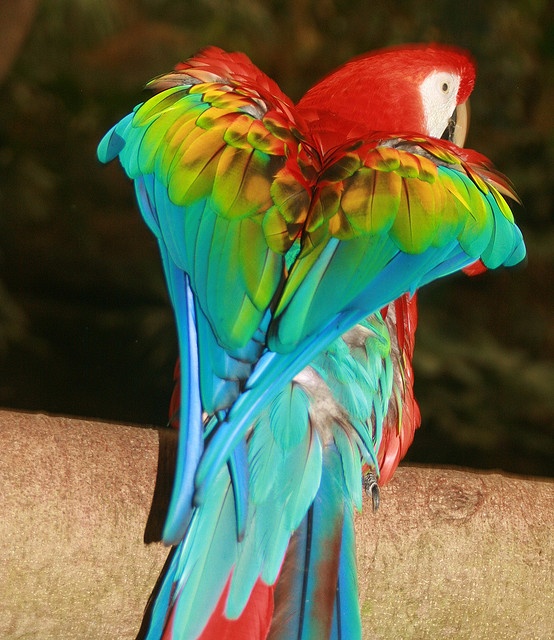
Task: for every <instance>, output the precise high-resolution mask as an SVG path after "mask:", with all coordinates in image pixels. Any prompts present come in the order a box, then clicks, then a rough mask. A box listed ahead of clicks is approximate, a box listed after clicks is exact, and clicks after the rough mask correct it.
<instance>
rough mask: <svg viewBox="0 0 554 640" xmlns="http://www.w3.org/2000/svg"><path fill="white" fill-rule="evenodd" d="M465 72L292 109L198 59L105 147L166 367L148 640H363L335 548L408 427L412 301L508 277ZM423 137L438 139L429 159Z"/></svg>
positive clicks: (419, 70) (425, 49)
mask: <svg viewBox="0 0 554 640" xmlns="http://www.w3.org/2000/svg"><path fill="white" fill-rule="evenodd" d="M474 78H475V69H474V64H473V62H472V59H471V57H470V56H469V55H468V54H467V53H465V52H464V51H460V50H458V49H455V48H451V47H446V46H439V45H410V46H404V47H399V48H392V49H385V50H380V51H377V52H373V53H370V54H366V55H363V56H361V57H359V58H355V59H353V60H351V61H350V62H348V63H346V64H345V65H344V66H342V67H341V68H339V69H338V70H337V71H335V72H333V73H331V74H330V75H328V76H327V77H326V78H324V79H323V80H321V81H320V82H319V83H317V84H316V85H315V86H314V87H312V88H311V89H310V90H309V91H308V92H307V93H306V94H305V96H304V97H303V98H302V99H301V100H300V101H299V102H298V104H294V103H293V102H292V101H291V100H290V99H289V98H288V97H287V96H286V95H285V94H284V93H283V92H282V91H281V90H280V89H279V87H278V86H277V84H276V83H275V82H273V81H272V80H271V79H270V78H269V77H268V76H266V75H265V74H264V73H263V72H262V71H260V70H259V69H258V68H257V67H256V66H254V64H253V63H252V62H251V61H250V60H249V58H248V57H247V56H245V55H244V54H241V53H227V52H225V51H223V50H221V49H219V48H216V47H209V48H206V49H204V50H202V51H200V52H199V53H198V54H197V55H195V56H194V57H192V58H190V59H188V60H187V61H185V62H182V63H180V64H178V65H177V66H176V67H175V69H174V70H173V71H172V72H170V73H169V74H166V75H163V76H161V77H159V78H156V79H154V80H153V81H152V82H151V83H150V84H149V85H148V86H149V88H150V89H151V90H152V91H153V92H154V95H153V96H152V97H150V98H148V99H147V100H146V101H145V102H143V103H142V104H139V105H138V106H137V107H136V108H135V109H134V110H133V111H132V112H131V113H129V114H128V115H127V116H125V117H124V118H123V119H122V120H121V121H120V122H119V123H118V124H116V125H115V126H114V127H113V128H112V129H111V130H110V131H109V132H108V133H107V134H106V135H105V136H104V138H103V139H102V141H101V143H100V145H99V148H98V155H99V158H100V160H101V161H103V162H108V161H110V160H112V159H114V158H115V157H117V156H118V157H119V160H120V162H121V164H122V166H123V167H124V170H125V171H126V173H127V175H128V176H129V178H131V179H132V180H133V182H134V186H135V192H136V197H137V200H138V204H139V208H140V211H141V213H142V216H143V217H144V219H145V221H146V223H147V225H148V226H149V227H150V229H151V230H152V232H153V233H154V235H155V236H156V238H157V239H158V242H159V248H160V253H161V258H162V262H163V268H164V273H165V277H166V280H167V287H168V291H169V296H170V299H171V303H172V305H173V308H174V312H175V317H176V325H177V333H178V340H179V350H180V363H179V375H178V377H179V387H178V388H179V391H178V394H179V399H178V401H176V402H175V401H174V402H173V409H175V407H176V406H177V405H179V423H180V432H179V445H178V455H177V464H176V472H175V479H174V487H173V493H172V497H171V502H170V506H169V510H168V515H167V519H166V522H165V526H164V530H163V540H164V542H165V543H166V544H168V545H175V549H174V550H173V554H172V557H171V561H170V563H169V565H168V567H167V569H166V571H165V574H164V576H163V578H162V580H161V583H160V587H159V591H158V593H157V596H156V600H155V603H154V605H153V607H152V611H151V618H150V622H149V625H150V626H149V631H148V636H147V637H148V639H149V640H154V639H159V638H164V639H167V640H169V639H175V640H177V639H179V640H183V639H186V640H192V639H196V638H201V639H202V640H209V639H210V638H218V640H219V639H221V638H233V639H235V638H239V639H240V638H249V639H251V638H266V637H269V638H271V639H273V640H275V639H283V640H290V639H291V638H297V639H318V640H319V639H322V638H333V639H338V638H349V639H356V638H361V623H360V614H359V609H358V601H357V580H356V567H355V548H354V533H353V515H354V509H360V508H361V504H362V470H363V472H364V473H366V477H367V478H369V480H368V481H366V483H365V484H366V486H367V487H368V489H369V491H370V492H371V493H372V495H373V498H374V502H375V503H377V501H378V496H377V493H376V491H375V487H376V485H375V478H377V477H379V475H380V482H382V481H383V480H384V479H388V478H389V477H390V476H391V475H392V473H393V471H394V469H395V468H396V465H397V464H398V461H399V460H400V458H401V457H402V455H403V454H404V453H405V450H406V448H407V446H409V444H410V442H411V439H412V437H413V430H414V429H415V427H417V426H418V424H419V419H420V418H419V411H418V408H417V404H416V402H415V400H414V397H413V387H412V381H413V374H412V368H411V359H412V354H413V348H414V331H415V325H416V323H417V311H416V303H415V294H416V291H417V289H418V288H419V287H421V286H422V285H424V284H426V283H428V282H430V281H432V280H435V279H437V278H440V277H443V276H446V275H448V274H450V273H452V272H455V271H459V270H463V269H467V270H469V271H472V270H480V269H484V268H488V269H492V268H496V267H498V266H500V265H506V266H510V265H514V264H516V263H518V262H520V261H521V260H522V259H523V258H524V255H525V247H524V243H523V239H522V235H521V233H520V231H519V229H518V227H517V226H516V225H515V223H514V219H513V216H512V213H511V211H510V208H509V206H508V204H507V202H506V199H505V198H506V197H511V198H514V199H515V198H516V196H515V194H514V191H513V188H512V187H511V185H510V183H509V182H508V180H507V179H506V178H505V177H503V176H502V175H501V174H499V173H498V172H496V171H495V169H493V168H492V166H491V163H490V162H489V160H487V158H485V157H484V156H482V155H480V154H478V153H477V152H475V151H471V150H467V149H464V148H462V146H461V145H463V142H464V138H465V131H466V128H467V110H466V102H467V98H468V97H469V94H470V93H471V91H472V88H473V84H474ZM441 138H442V139H441Z"/></svg>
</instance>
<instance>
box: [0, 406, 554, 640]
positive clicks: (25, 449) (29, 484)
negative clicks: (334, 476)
mask: <svg viewBox="0 0 554 640" xmlns="http://www.w3.org/2000/svg"><path fill="white" fill-rule="evenodd" d="M160 434H161V432H159V431H157V430H155V429H146V428H138V427H133V426H126V425H112V424H106V423H101V422H93V421H90V420H80V419H70V418H59V417H52V416H45V415H37V414H24V413H13V412H9V411H4V412H0V509H1V514H2V517H1V519H0V567H2V579H1V580H0V607H1V610H2V616H0V637H1V638H3V639H5V640H11V639H15V638H17V639H18V640H31V639H33V640H34V639H37V640H38V639H40V640H50V639H52V640H54V639H55V640H71V639H73V638H87V639H88V640H95V639H96V638H98V639H100V638H102V639H103V640H104V639H105V638H114V639H118V640H125V639H127V638H128V639H130V640H132V639H133V638H135V637H136V634H137V632H138V630H139V628H140V625H141V619H142V615H143V610H144V607H145V604H146V602H147V600H148V597H149V595H150V592H151V590H152V588H153V586H154V584H155V582H156V579H157V577H158V574H159V572H160V571H161V569H162V567H163V564H164V562H165V560H166V557H167V549H166V548H164V547H163V546H162V545H160V544H157V543H152V544H145V542H144V540H145V537H146V539H152V537H155V536H153V535H152V531H156V529H157V527H158V525H156V522H155V520H156V518H154V522H153V520H152V514H154V515H155V514H156V513H158V518H159V516H160V513H162V512H163V502H164V495H163V494H164V493H167V488H164V486H163V483H160V481H159V479H158V481H156V475H157V469H158V466H159V464H160V462H161V465H162V466H164V465H165V464H167V462H164V461H163V459H160V458H159V451H160V446H159V443H160ZM161 442H162V444H163V447H162V451H163V450H164V449H165V451H166V453H167V451H168V450H169V452H170V453H171V451H170V450H171V441H169V444H168V441H166V440H164V436H163V434H162V436H161ZM162 458H163V456H162ZM155 487H156V499H155V501H154V502H155V503H161V504H162V508H161V510H160V508H159V505H155V506H156V508H154V509H152V500H153V496H154V490H155ZM381 497H382V500H381V507H380V509H379V512H378V513H377V514H373V513H372V512H371V509H370V508H369V505H367V506H366V508H365V509H364V512H363V513H362V514H361V515H360V516H359V517H358V518H357V523H356V526H357V546H358V549H357V555H358V565H359V569H358V574H359V579H360V600H361V606H362V616H363V620H364V630H365V635H364V637H365V638H368V639H369V638H372V640H388V639H389V638H390V639H392V638H394V639H395V640H397V639H399V638H400V639H402V640H408V639H416V638H417V639H418V640H419V639H426V638H429V639H436V638H456V639H461V640H463V639H465V638H472V639H474V638H480V639H483V640H486V639H489V638H490V639H494V640H502V639H504V638H506V639H508V638H509V639H510V640H513V639H520V640H531V639H533V640H548V639H550V638H552V637H554V636H553V631H552V630H553V629H554V537H553V536H552V525H553V523H554V483H553V482H551V481H544V480H535V479H524V478H518V477H508V476H504V475H500V474H496V473H495V474H484V473H475V472H470V471H461V470H454V469H430V468H424V467H404V468H401V469H399V471H398V472H397V474H396V476H395V478H394V479H393V481H392V482H391V483H390V484H389V485H388V486H387V487H385V488H384V489H383V490H382V496H381ZM149 516H150V519H149ZM147 522H148V523H149V525H148V526H149V529H150V532H149V533H148V532H147V533H146V534H145V530H146V528H147V527H146V523H147Z"/></svg>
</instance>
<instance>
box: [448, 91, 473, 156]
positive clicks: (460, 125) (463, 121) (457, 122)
mask: <svg viewBox="0 0 554 640" xmlns="http://www.w3.org/2000/svg"><path fill="white" fill-rule="evenodd" d="M469 114H470V109H469V100H466V101H465V102H462V104H459V105H458V106H457V107H456V109H455V110H454V113H453V114H452V118H451V121H450V124H449V126H448V138H449V140H450V142H453V143H454V144H455V145H457V146H458V147H463V146H464V143H465V141H466V137H467V132H468V130H469Z"/></svg>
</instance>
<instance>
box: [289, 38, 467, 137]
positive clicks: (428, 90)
mask: <svg viewBox="0 0 554 640" xmlns="http://www.w3.org/2000/svg"><path fill="white" fill-rule="evenodd" d="M474 82H475V65H474V63H473V60H472V58H471V56H470V55H469V54H468V53H467V52H465V51H462V50H460V49H457V48H454V47H447V46H443V45H408V46H402V47H391V48H388V49H381V50H379V51H376V52H374V53H369V54H365V55H362V56H359V57H357V58H354V59H353V60H350V61H349V62H347V63H346V64H345V65H343V66H342V67H340V68H339V69H337V70H336V71H334V72H332V73H331V74H329V75H328V76H327V77H325V78H323V80H321V81H320V82H318V83H317V84H316V85H315V86H314V87H312V89H310V90H309V91H308V92H307V93H306V95H305V96H304V97H303V98H302V100H300V102H299V105H298V106H299V109H300V110H301V112H302V113H303V114H304V115H305V117H306V119H307V120H309V121H311V122H314V119H315V120H318V119H319V118H321V117H323V118H324V119H325V120H326V121H327V123H326V124H324V123H322V125H323V126H328V118H329V117H331V118H339V119H340V120H344V121H349V122H353V123H356V124H357V125H358V126H359V127H363V128H364V129H365V131H384V132H387V134H391V133H416V134H423V135H427V136H433V137H435V138H440V137H441V136H443V137H446V138H448V139H449V140H450V141H451V142H454V143H455V144H457V145H458V146H463V144H464V141H465V136H466V133H467V126H468V117H467V108H466V101H467V99H468V97H469V95H470V93H471V91H472V89H473V85H474ZM315 114H317V115H315ZM323 114H329V116H327V115H323Z"/></svg>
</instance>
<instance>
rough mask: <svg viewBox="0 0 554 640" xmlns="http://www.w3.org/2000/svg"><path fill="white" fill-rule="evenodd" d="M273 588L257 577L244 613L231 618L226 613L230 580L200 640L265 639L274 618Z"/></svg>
mask: <svg viewBox="0 0 554 640" xmlns="http://www.w3.org/2000/svg"><path fill="white" fill-rule="evenodd" d="M273 591H274V587H269V586H267V585H266V584H264V583H263V582H262V581H261V580H258V581H257V582H256V584H255V586H254V589H253V590H252V594H251V595H250V599H249V600H248V604H247V605H246V607H245V609H244V611H243V612H242V614H241V616H240V617H239V618H237V619H236V620H229V619H228V618H226V617H225V613H224V610H225V602H226V600H227V594H228V592H229V582H227V585H226V587H225V589H224V590H223V593H222V594H221V598H220V599H219V602H218V603H217V606H216V608H215V610H214V612H213V613H212V615H211V617H210V620H209V621H208V624H207V626H206V627H205V628H204V631H202V634H201V635H200V637H199V638H198V640H264V639H265V638H267V634H268V633H269V627H270V625H271V619H272V617H273Z"/></svg>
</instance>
